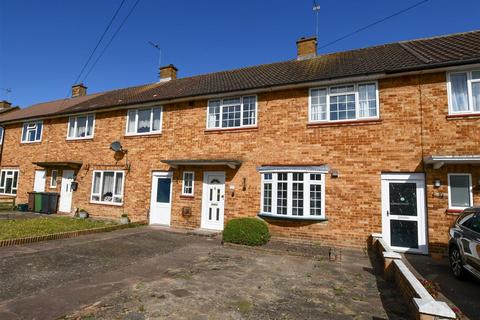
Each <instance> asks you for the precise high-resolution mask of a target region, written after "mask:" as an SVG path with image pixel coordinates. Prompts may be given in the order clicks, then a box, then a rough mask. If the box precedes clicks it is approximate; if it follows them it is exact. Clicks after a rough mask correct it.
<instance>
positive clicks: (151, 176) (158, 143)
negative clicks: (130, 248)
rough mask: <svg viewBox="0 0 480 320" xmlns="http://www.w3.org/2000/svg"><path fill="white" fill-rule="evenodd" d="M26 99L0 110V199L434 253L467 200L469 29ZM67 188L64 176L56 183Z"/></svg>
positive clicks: (478, 146) (476, 80) (471, 184)
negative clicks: (32, 199)
mask: <svg viewBox="0 0 480 320" xmlns="http://www.w3.org/2000/svg"><path fill="white" fill-rule="evenodd" d="M297 51H298V56H297V58H296V59H293V60H291V61H285V62H279V63H272V64H267V65H259V66H253V67H247V68H242V69H237V70H231V71H224V72H216V73H211V74H205V75H199V76H194V77H188V78H177V69H176V68H175V67H174V66H172V65H169V66H166V67H163V68H161V70H160V81H159V82H158V83H152V84H147V85H142V86H138V87H133V88H126V89H120V90H115V91H108V92H102V93H96V94H90V95H87V93H86V90H87V88H86V87H85V86H83V85H77V86H74V87H73V88H72V97H71V98H69V99H65V100H58V101H52V102H45V103H40V104H37V105H33V106H31V107H29V108H25V109H20V110H16V111H13V112H9V113H7V114H3V115H0V122H1V123H2V126H3V128H4V129H5V135H4V139H3V153H2V158H1V177H0V193H1V194H2V195H4V196H14V197H16V198H17V203H22V202H23V203H24V202H26V201H27V192H29V191H32V190H36V191H43V190H46V191H54V192H58V193H59V194H60V200H59V211H62V212H72V211H74V210H77V209H79V208H82V209H85V210H87V211H88V212H89V213H90V214H91V215H93V216H99V217H107V218H118V217H119V216H120V215H122V214H124V213H126V214H128V215H129V217H130V218H131V219H132V220H134V221H139V220H147V221H149V222H150V223H152V224H162V225H169V226H172V227H175V228H187V229H196V228H205V229H214V230H221V229H222V228H223V226H224V224H225V222H226V221H227V220H228V219H231V218H233V217H241V216H259V217H261V218H262V219H265V220H266V221H267V222H268V224H269V226H270V229H271V230H272V232H273V233H274V234H275V235H277V236H283V237H289V238H298V239H304V240H305V239H307V240H315V241H319V242H322V243H325V244H336V245H346V246H357V247H358V246H364V245H365V240H366V239H367V237H368V236H369V235H370V234H371V233H378V232H381V233H383V236H384V238H385V239H386V240H387V242H388V243H390V244H391V246H392V247H393V248H395V249H397V250H399V251H409V252H419V253H428V252H429V251H430V252H436V251H439V252H441V251H442V250H443V249H444V247H445V246H446V244H447V239H448V234H447V232H448V228H449V226H450V225H451V223H452V221H453V220H454V218H455V215H456V214H458V212H459V210H461V209H463V208H465V207H468V206H471V205H474V204H476V203H477V202H478V201H479V200H480V170H479V167H478V164H479V163H480V143H479V136H480V31H474V32H467V33H462V34H454V35H448V36H442V37H435V38H428V39H420V40H413V41H405V42H399V43H392V44H385V45H380V46H375V47H369V48H364V49H358V50H352V51H346V52H338V53H332V54H325V55H317V52H316V51H317V50H316V39H315V38H308V39H304V38H302V39H300V40H298V41H297ZM72 182H74V183H72Z"/></svg>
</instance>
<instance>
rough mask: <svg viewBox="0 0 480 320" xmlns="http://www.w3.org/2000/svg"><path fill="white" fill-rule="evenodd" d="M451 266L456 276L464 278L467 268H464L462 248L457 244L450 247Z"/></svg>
mask: <svg viewBox="0 0 480 320" xmlns="http://www.w3.org/2000/svg"><path fill="white" fill-rule="evenodd" d="M449 257H450V268H451V269H452V272H453V275H454V276H455V278H458V279H463V277H464V275H465V270H464V269H463V261H462V255H461V253H460V250H459V249H458V247H457V246H453V247H452V248H451V249H450V253H449Z"/></svg>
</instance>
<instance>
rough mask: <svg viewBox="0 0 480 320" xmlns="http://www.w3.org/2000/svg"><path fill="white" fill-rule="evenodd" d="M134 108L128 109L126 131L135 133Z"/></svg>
mask: <svg viewBox="0 0 480 320" xmlns="http://www.w3.org/2000/svg"><path fill="white" fill-rule="evenodd" d="M136 114H137V112H136V110H130V111H128V129H127V131H128V133H135V117H136Z"/></svg>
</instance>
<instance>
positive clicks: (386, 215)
mask: <svg viewBox="0 0 480 320" xmlns="http://www.w3.org/2000/svg"><path fill="white" fill-rule="evenodd" d="M382 236H383V238H384V240H385V241H386V242H387V243H388V244H389V245H390V246H391V247H392V249H393V250H395V251H398V252H412V253H423V254H427V253H428V243H427V228H426V208H425V176H424V174H423V173H402V174H393V173H392V174H382Z"/></svg>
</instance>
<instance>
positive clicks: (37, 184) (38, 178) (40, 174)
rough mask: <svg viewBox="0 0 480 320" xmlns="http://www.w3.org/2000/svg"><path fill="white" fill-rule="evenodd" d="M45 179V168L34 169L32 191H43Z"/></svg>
mask: <svg viewBox="0 0 480 320" xmlns="http://www.w3.org/2000/svg"><path fill="white" fill-rule="evenodd" d="M46 181H47V176H46V171H45V170H35V180H34V181H33V191H35V192H45V183H46Z"/></svg>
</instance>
